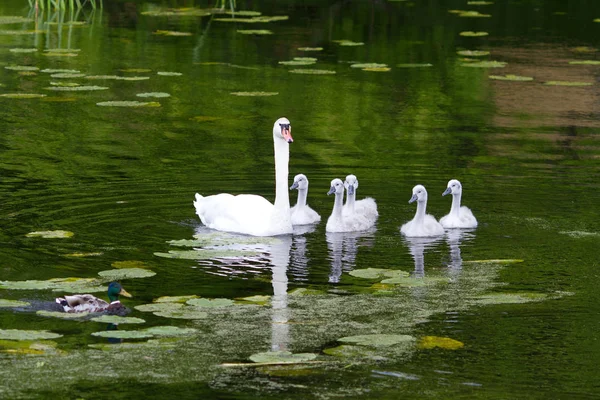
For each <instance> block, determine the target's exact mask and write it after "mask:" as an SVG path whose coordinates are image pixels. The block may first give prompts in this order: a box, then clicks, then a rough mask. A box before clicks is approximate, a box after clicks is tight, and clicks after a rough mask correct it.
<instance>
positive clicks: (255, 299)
mask: <svg viewBox="0 0 600 400" xmlns="http://www.w3.org/2000/svg"><path fill="white" fill-rule="evenodd" d="M236 300H239V301H244V302H247V303H253V304H259V305H261V306H262V305H265V304H267V303H268V302H269V301H270V300H271V296H267V295H255V296H247V297H238V298H236Z"/></svg>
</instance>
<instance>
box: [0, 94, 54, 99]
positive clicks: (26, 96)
mask: <svg viewBox="0 0 600 400" xmlns="http://www.w3.org/2000/svg"><path fill="white" fill-rule="evenodd" d="M0 97H4V98H7V99H39V98H41V97H46V95H45V94H39V93H2V94H0Z"/></svg>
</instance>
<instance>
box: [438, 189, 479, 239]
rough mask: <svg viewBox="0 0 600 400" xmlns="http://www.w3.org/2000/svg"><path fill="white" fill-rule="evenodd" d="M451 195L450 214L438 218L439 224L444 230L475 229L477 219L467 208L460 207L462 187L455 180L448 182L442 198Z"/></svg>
mask: <svg viewBox="0 0 600 400" xmlns="http://www.w3.org/2000/svg"><path fill="white" fill-rule="evenodd" d="M450 193H451V194H452V206H451V207H450V213H448V215H445V216H443V217H442V218H440V224H442V226H443V227H444V228H476V227H477V219H476V218H475V216H474V215H473V213H472V212H471V210H470V209H469V208H468V207H465V206H462V207H461V205H460V198H461V196H462V185H461V184H460V182H459V181H457V180H456V179H452V180H450V181H448V187H447V188H446V190H445V191H444V193H442V196H445V195H447V194H450Z"/></svg>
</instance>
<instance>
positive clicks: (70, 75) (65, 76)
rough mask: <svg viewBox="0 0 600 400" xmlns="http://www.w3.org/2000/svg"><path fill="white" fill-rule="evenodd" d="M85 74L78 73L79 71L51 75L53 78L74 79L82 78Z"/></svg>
mask: <svg viewBox="0 0 600 400" xmlns="http://www.w3.org/2000/svg"><path fill="white" fill-rule="evenodd" d="M84 76H85V74H81V73H77V72H57V73H53V74H51V75H50V77H51V78H55V79H73V78H82V77H84Z"/></svg>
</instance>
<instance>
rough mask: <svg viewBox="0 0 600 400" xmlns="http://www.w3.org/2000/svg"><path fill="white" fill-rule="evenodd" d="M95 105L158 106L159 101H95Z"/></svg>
mask: <svg viewBox="0 0 600 400" xmlns="http://www.w3.org/2000/svg"><path fill="white" fill-rule="evenodd" d="M96 105H97V106H101V107H160V103H157V102H155V101H151V102H144V101H135V100H134V101H101V102H100V103H96Z"/></svg>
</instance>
